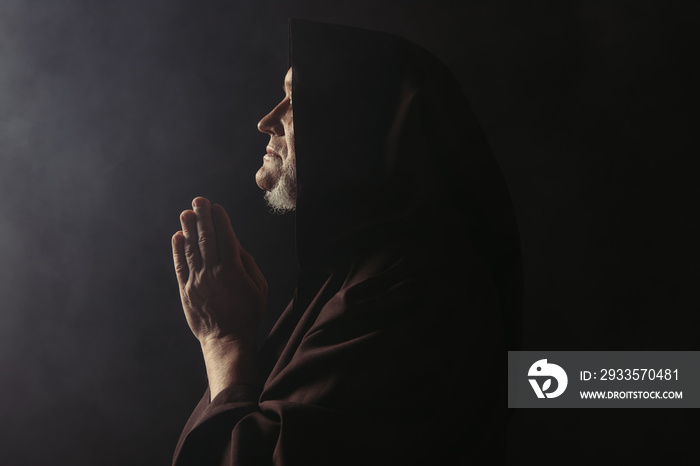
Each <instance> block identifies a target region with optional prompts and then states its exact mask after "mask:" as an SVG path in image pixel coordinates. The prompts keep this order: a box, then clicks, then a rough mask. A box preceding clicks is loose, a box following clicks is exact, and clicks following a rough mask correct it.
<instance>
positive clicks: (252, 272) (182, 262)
mask: <svg viewBox="0 0 700 466" xmlns="http://www.w3.org/2000/svg"><path fill="white" fill-rule="evenodd" d="M192 205H193V207H194V211H192V210H186V211H184V212H182V214H180V221H181V223H182V231H178V232H177V233H175V235H173V239H172V245H173V260H174V263H175V273H176V274H177V281H178V284H179V286H180V298H181V300H182V308H183V310H184V311H185V317H186V318H187V323H188V325H189V326H190V329H191V330H192V333H194V336H195V337H197V339H198V340H199V341H200V343H201V344H202V347H203V348H205V347H207V346H217V345H218V346H220V344H221V343H222V342H227V343H230V342H235V343H237V344H242V345H244V346H248V347H250V346H251V345H254V342H255V337H256V334H257V329H258V326H259V324H260V320H261V317H262V314H263V312H264V310H265V307H266V305H267V282H266V281H265V278H264V277H263V275H262V273H261V272H260V269H258V267H257V265H255V261H254V260H253V258H252V257H251V255H250V254H248V252H247V251H246V250H245V249H243V247H241V245H240V243H239V241H238V238H236V235H235V233H234V231H233V227H232V226H231V221H230V219H229V217H228V215H227V214H226V211H225V210H224V208H223V207H221V206H220V205H218V204H215V205H214V206H210V203H209V201H208V200H207V199H205V198H203V197H198V198H196V199H195V200H194V201H193V202H192Z"/></svg>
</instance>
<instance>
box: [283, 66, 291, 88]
mask: <svg viewBox="0 0 700 466" xmlns="http://www.w3.org/2000/svg"><path fill="white" fill-rule="evenodd" d="M284 89H285V90H289V91H290V92H291V90H292V69H291V68H289V70H287V74H286V75H285V76H284Z"/></svg>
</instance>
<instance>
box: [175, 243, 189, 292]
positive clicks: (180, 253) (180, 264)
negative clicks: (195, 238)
mask: <svg viewBox="0 0 700 466" xmlns="http://www.w3.org/2000/svg"><path fill="white" fill-rule="evenodd" d="M172 241H173V263H174V264H175V275H177V282H178V283H179V284H180V288H182V287H184V286H185V283H187V279H188V278H189V275H190V269H189V267H188V266H187V260H186V259H185V235H184V234H183V233H182V231H178V232H177V233H175V234H174V235H173V240H172Z"/></svg>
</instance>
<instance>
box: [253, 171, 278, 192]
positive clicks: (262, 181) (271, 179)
mask: <svg viewBox="0 0 700 466" xmlns="http://www.w3.org/2000/svg"><path fill="white" fill-rule="evenodd" d="M278 181H279V176H275V173H270V170H268V169H266V168H265V166H262V167H260V169H259V170H258V172H257V173H256V174H255V182H256V183H257V185H258V187H259V188H260V189H264V190H265V191H270V190H271V189H272V188H273V187H274V186H275V185H276V184H277V182H278Z"/></svg>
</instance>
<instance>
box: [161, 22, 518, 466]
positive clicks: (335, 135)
mask: <svg viewBox="0 0 700 466" xmlns="http://www.w3.org/2000/svg"><path fill="white" fill-rule="evenodd" d="M289 43H290V66H291V67H292V96H293V101H294V109H293V112H294V129H295V136H296V143H295V149H296V157H297V174H298V198H297V210H296V229H297V238H296V241H297V256H298V260H299V266H300V274H299V280H298V286H297V289H296V292H295V295H294V299H293V300H292V302H291V303H290V305H289V306H288V307H287V309H286V310H285V311H284V313H283V314H282V316H281V317H280V319H279V320H278V322H277V323H276V325H275V327H274V328H273V330H272V331H271V333H270V335H269V337H268V338H267V340H266V341H265V342H264V344H263V345H262V348H261V351H260V354H259V363H260V371H261V374H262V380H263V384H262V386H261V387H255V386H248V385H238V386H232V387H229V388H227V389H225V390H224V391H222V392H221V393H220V394H219V395H218V396H217V397H216V398H215V399H214V400H211V402H210V400H209V392H208V390H207V392H206V393H205V394H204V396H203V397H202V399H201V401H200V403H199V404H198V405H197V407H196V408H195V410H194V412H193V413H192V416H191V417H190V419H189V421H188V422H187V425H186V426H185V428H184V431H183V433H182V436H181V438H180V441H179V443H178V446H177V448H176V452H175V457H174V459H173V464H174V465H177V466H185V465H209V464H211V465H218V464H224V465H241V466H243V465H258V464H275V465H297V464H298V465H306V466H313V465H345V464H347V465H359V464H363V465H374V464H376V465H389V464H392V465H393V464H461V463H464V464H472V462H473V461H480V462H479V463H477V464H499V463H501V462H503V455H504V452H503V448H504V444H505V434H504V427H505V411H506V401H505V400H506V398H505V391H506V390H505V388H506V387H505V382H506V373H505V363H506V347H508V348H509V349H515V348H517V345H518V332H517V329H518V321H519V315H520V276H521V271H520V246H519V239H518V232H517V227H516V223H515V216H514V213H513V209H512V205H511V202H510V198H509V196H508V191H507V189H506V186H505V183H504V180H503V177H502V175H501V172H500V169H499V167H498V164H497V163H496V161H495V159H494V157H493V155H492V153H491V151H490V150H489V147H488V144H487V142H486V139H485V137H484V135H483V132H482V131H481V129H480V127H479V124H478V122H477V121H476V118H475V116H474V114H473V112H472V110H471V109H470V107H469V104H468V102H467V100H466V98H465V97H464V95H463V93H462V92H461V90H460V88H459V85H458V84H457V82H456V80H455V79H454V77H453V76H452V74H451V73H450V72H449V70H448V69H447V68H446V67H445V66H444V65H443V64H442V63H440V62H439V61H438V60H437V59H436V58H435V57H433V56H432V55H431V54H429V53H428V52H426V51H425V50H423V49H422V48H420V47H418V46H416V45H415V44H412V43H410V42H408V41H406V40H404V39H401V38H398V37H395V36H392V35H389V34H385V33H380V32H375V31H366V30H362V29H357V28H350V27H346V26H338V25H329V24H322V23H316V22H311V21H305V20H290V38H289ZM504 329H505V330H504ZM484 462H485V463H484Z"/></svg>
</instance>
